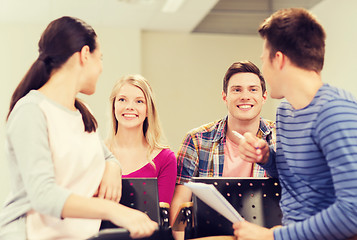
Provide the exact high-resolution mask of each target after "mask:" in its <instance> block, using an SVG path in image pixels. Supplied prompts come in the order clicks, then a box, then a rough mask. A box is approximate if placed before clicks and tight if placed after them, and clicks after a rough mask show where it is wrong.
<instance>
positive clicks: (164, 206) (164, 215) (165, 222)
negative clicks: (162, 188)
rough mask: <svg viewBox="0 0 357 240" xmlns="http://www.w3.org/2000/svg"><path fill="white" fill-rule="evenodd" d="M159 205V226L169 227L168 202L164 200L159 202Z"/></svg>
mask: <svg viewBox="0 0 357 240" xmlns="http://www.w3.org/2000/svg"><path fill="white" fill-rule="evenodd" d="M159 206H160V220H161V222H160V227H161V228H163V229H167V228H169V227H170V224H169V219H170V204H168V203H166V202H159Z"/></svg>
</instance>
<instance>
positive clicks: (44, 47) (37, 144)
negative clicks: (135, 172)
mask: <svg viewBox="0 0 357 240" xmlns="http://www.w3.org/2000/svg"><path fill="white" fill-rule="evenodd" d="M101 58H102V54H101V51H100V46H99V42H98V41H97V37H96V33H95V32H94V30H93V29H92V28H91V27H90V26H89V25H87V24H86V23H84V22H83V21H81V20H79V19H76V18H72V17H62V18H59V19H57V20H54V21H53V22H51V23H50V24H49V25H48V27H47V28H46V30H45V31H44V33H43V34H42V36H41V39H40V41H39V57H38V59H36V61H35V62H34V63H33V65H32V66H31V68H30V69H29V71H28V72H27V74H26V75H25V77H24V78H23V80H22V81H21V82H20V84H19V85H18V86H17V88H16V90H15V92H14V93H13V96H12V99H11V102H10V110H9V114H8V116H7V125H6V142H7V159H8V164H9V170H10V176H11V185H12V186H11V194H10V196H9V198H8V200H7V201H6V203H5V206H4V208H3V209H2V210H1V212H0V238H1V239H64V238H66V239H86V238H88V237H90V236H92V235H94V234H95V233H97V232H98V231H99V227H100V222H101V219H105V220H110V221H112V222H113V223H114V224H116V225H118V226H122V227H124V228H127V229H128V230H129V231H130V233H131V236H132V237H142V236H147V235H149V234H151V233H152V232H153V231H154V229H155V228H156V227H157V223H155V222H153V221H151V220H150V219H149V217H148V216H147V215H145V214H144V213H142V212H139V211H137V210H133V209H131V208H127V207H125V206H123V205H120V204H118V203H117V202H118V200H119V199H120V195H121V184H120V177H121V167H120V165H119V162H118V161H117V160H116V159H115V157H114V156H113V155H112V154H111V153H110V152H109V150H108V149H107V148H106V147H105V145H104V144H103V142H102V141H101V140H100V138H99V135H98V133H97V132H96V128H97V122H96V120H95V118H94V117H93V115H92V114H91V112H90V111H89V110H88V108H87V106H86V105H85V104H84V103H83V102H81V101H80V100H79V99H77V98H76V95H77V94H78V93H83V94H87V95H91V94H93V93H94V92H95V87H96V83H97V80H98V78H99V75H100V73H101V72H102V62H101ZM113 178H114V181H113Z"/></svg>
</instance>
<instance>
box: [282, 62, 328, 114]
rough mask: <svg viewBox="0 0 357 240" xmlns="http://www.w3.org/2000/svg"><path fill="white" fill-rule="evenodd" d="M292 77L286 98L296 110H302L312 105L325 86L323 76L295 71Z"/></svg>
mask: <svg viewBox="0 0 357 240" xmlns="http://www.w3.org/2000/svg"><path fill="white" fill-rule="evenodd" d="M290 76H292V77H291V78H289V80H288V81H287V83H288V86H287V88H286V89H287V93H286V94H285V98H286V100H287V101H288V102H289V103H290V104H291V105H292V106H293V108H294V109H302V108H304V107H306V106H307V105H309V104H310V103H311V101H312V100H313V98H314V97H315V95H316V93H317V91H318V90H319V89H320V88H321V86H322V85H323V82H322V80H321V75H320V74H319V73H316V72H313V71H306V70H301V69H295V71H294V72H291V73H290Z"/></svg>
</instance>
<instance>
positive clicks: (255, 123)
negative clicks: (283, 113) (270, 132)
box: [226, 116, 260, 144]
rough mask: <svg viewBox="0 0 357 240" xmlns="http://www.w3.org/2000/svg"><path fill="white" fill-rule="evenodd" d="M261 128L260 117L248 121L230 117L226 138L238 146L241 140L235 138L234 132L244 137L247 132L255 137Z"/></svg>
mask: <svg viewBox="0 0 357 240" xmlns="http://www.w3.org/2000/svg"><path fill="white" fill-rule="evenodd" d="M259 126H260V116H258V117H256V118H254V119H251V120H247V121H242V120H237V119H234V118H233V117H228V121H227V133H226V136H227V137H228V138H229V139H230V140H231V141H233V142H234V143H237V144H238V143H239V139H237V137H236V136H234V134H233V133H232V131H233V130H234V131H236V132H238V133H240V134H242V135H243V134H244V133H246V132H250V133H252V134H253V135H254V136H255V135H256V134H257V132H258V130H259Z"/></svg>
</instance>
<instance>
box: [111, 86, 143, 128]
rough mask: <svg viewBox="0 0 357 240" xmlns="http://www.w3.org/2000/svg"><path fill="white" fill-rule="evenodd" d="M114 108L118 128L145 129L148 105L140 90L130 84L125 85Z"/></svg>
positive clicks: (117, 96) (116, 98)
mask: <svg viewBox="0 0 357 240" xmlns="http://www.w3.org/2000/svg"><path fill="white" fill-rule="evenodd" d="M114 108H115V117H116V119H117V121H118V128H121V127H124V128H133V127H139V128H142V127H143V123H144V120H145V119H146V117H147V105H146V99H145V95H144V93H143V92H142V91H141V89H140V88H138V87H136V86H134V85H132V84H129V83H126V84H124V85H123V86H122V87H121V88H120V90H119V92H118V94H117V95H116V97H115V103H114Z"/></svg>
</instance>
